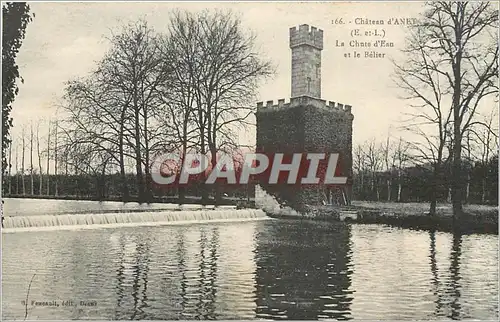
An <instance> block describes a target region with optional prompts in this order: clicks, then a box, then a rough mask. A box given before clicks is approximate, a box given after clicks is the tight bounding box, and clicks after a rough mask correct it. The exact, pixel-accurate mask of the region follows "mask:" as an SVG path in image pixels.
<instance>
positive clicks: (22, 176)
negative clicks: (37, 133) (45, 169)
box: [21, 130, 26, 196]
mask: <svg viewBox="0 0 500 322" xmlns="http://www.w3.org/2000/svg"><path fill="white" fill-rule="evenodd" d="M24 134H25V133H24V130H23V142H22V143H23V146H22V155H21V179H22V185H23V196H25V195H26V185H25V183H24V170H25V168H24V155H25V153H26V149H25V148H26V143H25V140H24V136H25V135H24Z"/></svg>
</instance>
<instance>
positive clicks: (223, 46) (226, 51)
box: [171, 11, 274, 202]
mask: <svg viewBox="0 0 500 322" xmlns="http://www.w3.org/2000/svg"><path fill="white" fill-rule="evenodd" d="M172 22H173V24H174V25H177V26H184V27H181V28H178V27H175V26H174V27H172V28H171V31H173V32H174V33H173V35H172V36H174V37H175V36H177V35H179V36H182V33H181V32H179V31H183V30H182V28H191V30H189V31H188V32H186V34H188V35H192V37H189V38H188V37H183V38H180V39H182V40H183V42H184V44H182V45H181V46H177V48H180V49H181V50H182V49H185V48H194V50H191V51H190V53H189V54H190V55H191V57H188V58H187V59H184V60H182V61H181V62H184V63H186V64H187V65H186V66H184V68H182V70H183V71H186V72H187V73H189V74H188V77H187V78H188V79H189V80H190V81H192V84H193V85H194V86H193V87H192V93H193V96H194V102H193V103H194V106H195V112H194V113H195V120H196V127H197V129H198V132H199V137H200V142H199V152H200V153H202V154H205V153H210V163H211V166H212V168H215V166H216V164H217V156H218V153H219V152H220V151H224V152H228V151H232V150H234V149H235V147H236V144H235V140H234V130H235V129H237V128H241V127H242V126H244V125H245V124H247V120H248V117H249V116H250V115H251V114H252V113H253V112H254V107H253V104H252V103H251V102H253V101H254V95H255V93H256V89H257V86H258V83H259V81H260V80H261V79H262V78H265V77H268V76H271V75H272V74H273V72H274V71H273V68H272V65H271V63H270V62H269V61H265V60H262V59H261V58H260V57H259V55H258V53H257V52H256V51H255V48H254V47H255V36H254V35H248V34H246V33H245V32H244V31H243V27H242V25H241V20H240V19H239V18H238V17H236V16H235V15H234V14H233V13H232V12H227V13H223V12H220V11H214V12H209V11H203V12H201V13H196V14H192V13H180V12H177V13H175V14H174V16H173V19H172ZM183 54H184V55H185V54H186V51H185V50H182V51H181V52H180V53H179V54H177V53H174V57H177V56H179V55H183ZM183 79H185V75H183ZM184 82H185V81H184ZM206 197H207V195H206V191H205V193H204V195H203V199H205V200H206ZM219 199H220V191H219V189H218V187H217V185H216V202H217V201H218V200H219Z"/></svg>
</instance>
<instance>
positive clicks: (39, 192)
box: [36, 123, 43, 196]
mask: <svg viewBox="0 0 500 322" xmlns="http://www.w3.org/2000/svg"><path fill="white" fill-rule="evenodd" d="M36 152H37V156H38V171H39V176H40V178H39V187H38V194H39V195H40V196H41V195H42V190H43V170H42V150H41V149H40V123H38V124H37V125H36Z"/></svg>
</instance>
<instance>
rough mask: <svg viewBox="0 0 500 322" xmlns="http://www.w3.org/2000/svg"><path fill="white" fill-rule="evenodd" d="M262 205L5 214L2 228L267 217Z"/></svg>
mask: <svg viewBox="0 0 500 322" xmlns="http://www.w3.org/2000/svg"><path fill="white" fill-rule="evenodd" d="M266 218H267V216H266V213H265V212H264V211H262V210H260V209H238V210H237V209H227V208H226V209H200V210H181V211H162V212H128V213H101V214H70V215H43V216H14V217H5V219H4V222H3V227H4V228H3V229H2V231H3V232H15V231H16V232H17V231H32V230H37V231H40V230H60V229H94V228H107V227H109V228H112V227H113V228H115V227H131V226H160V225H172V224H186V223H201V222H224V221H246V220H259V219H266Z"/></svg>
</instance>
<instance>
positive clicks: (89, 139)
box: [4, 10, 274, 202]
mask: <svg viewBox="0 0 500 322" xmlns="http://www.w3.org/2000/svg"><path fill="white" fill-rule="evenodd" d="M169 18H170V19H169V20H168V21H167V25H168V28H167V30H166V31H165V32H157V31H155V30H154V29H152V28H151V27H150V26H149V25H148V24H147V22H146V21H143V20H140V21H137V22H133V23H130V24H128V25H126V26H123V28H122V30H120V31H119V32H117V33H113V35H112V36H111V37H110V39H109V44H110V49H109V50H108V52H107V53H106V54H105V55H104V57H103V58H102V59H101V60H100V61H99V62H98V63H97V66H96V67H95V68H94V70H93V71H92V72H91V73H90V74H89V75H87V76H86V77H83V78H79V79H73V80H70V81H68V82H67V83H66V87H65V92H64V96H63V100H62V104H61V105H60V106H59V107H58V109H57V113H56V114H57V115H56V116H55V117H54V118H53V119H52V120H51V121H50V120H49V121H48V122H49V124H48V127H49V132H48V133H47V135H46V140H45V141H46V142H43V143H41V144H38V145H37V144H34V142H37V143H38V142H39V141H40V140H39V136H38V135H35V134H33V133H34V132H36V131H35V130H31V131H28V130H26V131H23V135H22V137H21V138H19V139H18V140H17V142H16V143H17V145H16V146H15V148H14V149H12V146H11V148H10V154H9V159H10V160H11V161H9V163H10V164H11V168H10V170H11V171H10V172H9V173H12V170H13V169H12V161H13V160H12V159H13V157H12V155H13V154H14V158H15V159H17V158H20V159H21V160H19V161H18V160H16V166H15V167H16V170H15V173H17V172H21V173H26V172H28V173H30V174H32V173H33V172H35V173H36V172H38V173H44V174H45V176H48V175H49V174H53V175H54V176H56V177H57V178H60V179H61V180H58V182H59V183H58V189H57V191H58V193H59V194H63V193H66V192H63V190H64V191H67V193H76V192H77V191H80V190H81V189H83V190H82V191H85V193H86V194H87V193H89V192H90V191H92V189H96V191H98V192H97V193H98V194H99V195H106V194H118V195H120V196H122V198H123V200H129V199H130V197H131V196H136V197H137V199H138V200H139V201H144V202H146V201H149V200H151V199H152V198H153V196H154V195H155V193H156V192H155V187H154V183H153V182H152V180H151V168H152V166H153V163H154V161H155V157H156V156H158V155H160V154H164V153H171V152H176V153H179V154H180V155H181V157H182V158H184V157H185V155H186V153H187V152H188V151H191V152H196V153H200V154H203V155H208V156H210V158H211V160H210V162H211V164H212V165H214V164H215V162H216V156H217V154H219V153H222V152H224V153H232V152H233V151H234V150H235V149H238V148H240V147H238V142H237V134H236V133H237V132H238V131H239V130H241V129H242V128H243V127H244V126H245V125H246V124H247V118H248V117H249V116H250V115H251V114H252V112H253V110H254V101H255V99H254V96H255V93H256V90H257V88H258V84H259V82H260V81H261V80H262V79H263V78H266V77H267V76H270V75H272V74H273V73H274V71H273V67H272V65H271V63H270V62H268V61H266V60H263V59H261V58H260V55H259V54H258V53H257V52H256V50H255V48H254V47H255V46H254V39H255V36H254V35H252V34H251V33H249V32H248V31H247V29H246V28H244V27H243V26H242V24H241V20H240V19H239V18H238V17H237V16H236V15H235V14H233V13H232V12H222V11H208V10H205V11H202V12H198V13H190V12H183V11H175V12H174V13H173V14H172V15H171V16H170V17H169ZM32 128H38V125H35V126H32ZM28 133H30V134H31V135H30V134H28ZM30 143H31V144H30ZM45 146H46V148H44V147H45ZM37 149H38V150H37ZM12 150H14V151H12ZM18 150H22V151H18ZM25 150H30V151H31V154H30V155H31V159H32V158H33V153H34V152H33V150H37V152H35V153H37V157H35V162H33V161H32V160H31V162H28V161H26V162H25V160H24V158H25V154H26V153H25ZM19 155H21V157H19ZM42 159H46V160H48V161H47V165H45V164H43V162H42V161H41V160H42ZM37 161H38V162H37ZM49 161H50V163H49ZM19 162H20V163H21V165H19ZM181 162H182V160H181ZM28 163H29V164H30V166H26V165H25V164H28ZM33 163H35V164H33ZM43 168H45V169H43ZM26 169H28V170H26ZM61 173H65V174H66V173H71V174H72V175H70V176H64V177H63V176H60V174H61ZM115 173H118V174H115ZM129 173H134V175H133V176H134V180H133V181H131V175H129ZM40 178H41V177H40ZM63 178H70V179H68V180H63ZM84 178H87V179H84ZM40 180H42V181H43V180H44V179H43V178H41V179H40ZM49 180H50V179H49ZM71 180H76V181H78V182H80V184H81V186H82V188H79V189H80V190H78V189H77V188H76V187H75V186H76V185H75V184H72V183H69V182H71ZM99 180H102V182H100V183H97V182H99ZM63 181H64V182H65V183H63ZM30 182H31V181H30ZM49 185H52V183H49ZM103 185H105V186H106V187H107V186H109V188H106V189H105V190H106V191H101V190H102V189H104V188H103ZM35 186H36V185H35ZM85 187H86V188H85ZM199 188H200V189H201V190H202V191H201V192H200V193H201V195H202V198H203V199H204V200H207V199H208V198H209V194H210V191H208V188H207V189H204V188H203V186H200V187H199ZM215 188H216V189H215V190H216V191H215V194H216V198H217V199H220V198H221V196H222V193H223V192H224V191H223V188H220V189H219V188H218V186H217V185H216V187H215ZM53 189H54V188H53ZM53 189H52V190H53ZM4 190H5V189H4ZM185 190H186V189H179V191H178V193H179V194H180V195H185V194H186V193H188V192H189V191H185ZM16 191H17V187H16ZM91 194H92V193H91Z"/></svg>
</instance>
